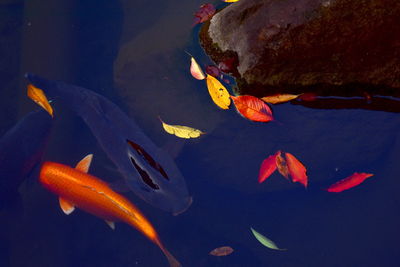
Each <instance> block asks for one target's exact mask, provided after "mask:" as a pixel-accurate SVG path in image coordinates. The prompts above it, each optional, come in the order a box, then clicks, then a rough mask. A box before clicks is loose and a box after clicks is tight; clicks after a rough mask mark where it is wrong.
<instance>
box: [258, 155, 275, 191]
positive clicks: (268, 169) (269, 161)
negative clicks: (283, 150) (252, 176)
mask: <svg viewBox="0 0 400 267" xmlns="http://www.w3.org/2000/svg"><path fill="white" fill-rule="evenodd" d="M279 153H280V151H279ZM277 156H278V153H276V154H274V155H271V156H269V157H268V158H266V159H264V161H263V162H262V163H261V167H260V171H259V173H258V182H259V183H260V184H261V183H262V182H264V181H265V180H266V179H267V178H268V177H269V176H270V175H271V174H272V173H273V172H274V171H275V170H276V157H277Z"/></svg>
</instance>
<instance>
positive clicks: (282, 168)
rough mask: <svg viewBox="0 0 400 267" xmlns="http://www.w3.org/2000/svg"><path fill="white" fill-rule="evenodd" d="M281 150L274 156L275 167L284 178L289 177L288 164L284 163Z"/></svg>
mask: <svg viewBox="0 0 400 267" xmlns="http://www.w3.org/2000/svg"><path fill="white" fill-rule="evenodd" d="M281 154H282V153H281V151H278V152H277V156H276V167H277V168H278V171H279V173H280V174H282V176H283V177H285V178H286V179H288V178H289V169H288V166H287V165H286V160H285V159H284V158H283V157H282V155H281Z"/></svg>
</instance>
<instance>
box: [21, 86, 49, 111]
mask: <svg viewBox="0 0 400 267" xmlns="http://www.w3.org/2000/svg"><path fill="white" fill-rule="evenodd" d="M27 95H28V97H29V98H30V99H32V100H33V101H35V103H36V104H38V105H39V106H41V107H42V108H43V109H44V110H46V111H47V112H48V113H49V114H50V116H52V117H53V108H52V107H51V105H50V103H49V101H48V100H47V97H46V95H45V94H44V92H43V90H42V89H40V88H37V87H35V86H33V85H32V84H28V90H27Z"/></svg>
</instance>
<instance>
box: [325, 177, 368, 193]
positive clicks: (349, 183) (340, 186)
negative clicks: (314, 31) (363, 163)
mask: <svg viewBox="0 0 400 267" xmlns="http://www.w3.org/2000/svg"><path fill="white" fill-rule="evenodd" d="M371 176H373V174H372V173H364V172H362V173H358V172H355V173H353V174H352V175H350V176H349V177H347V178H344V179H343V180H340V181H339V182H336V183H334V184H333V185H331V186H330V187H328V189H326V190H327V191H328V192H334V193H339V192H342V191H344V190H347V189H350V188H352V187H354V186H357V185H359V184H361V183H362V182H364V181H365V179H367V178H368V177H371Z"/></svg>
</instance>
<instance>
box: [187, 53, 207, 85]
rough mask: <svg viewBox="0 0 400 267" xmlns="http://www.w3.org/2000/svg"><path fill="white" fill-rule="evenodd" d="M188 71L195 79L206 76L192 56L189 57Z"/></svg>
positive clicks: (201, 78) (202, 78)
mask: <svg viewBox="0 0 400 267" xmlns="http://www.w3.org/2000/svg"><path fill="white" fill-rule="evenodd" d="M190 73H191V74H192V76H193V77H194V78H195V79H197V80H204V79H205V78H206V75H205V74H204V72H203V70H202V69H201V67H200V66H199V64H198V63H197V61H196V60H195V59H194V57H191V58H190Z"/></svg>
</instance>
